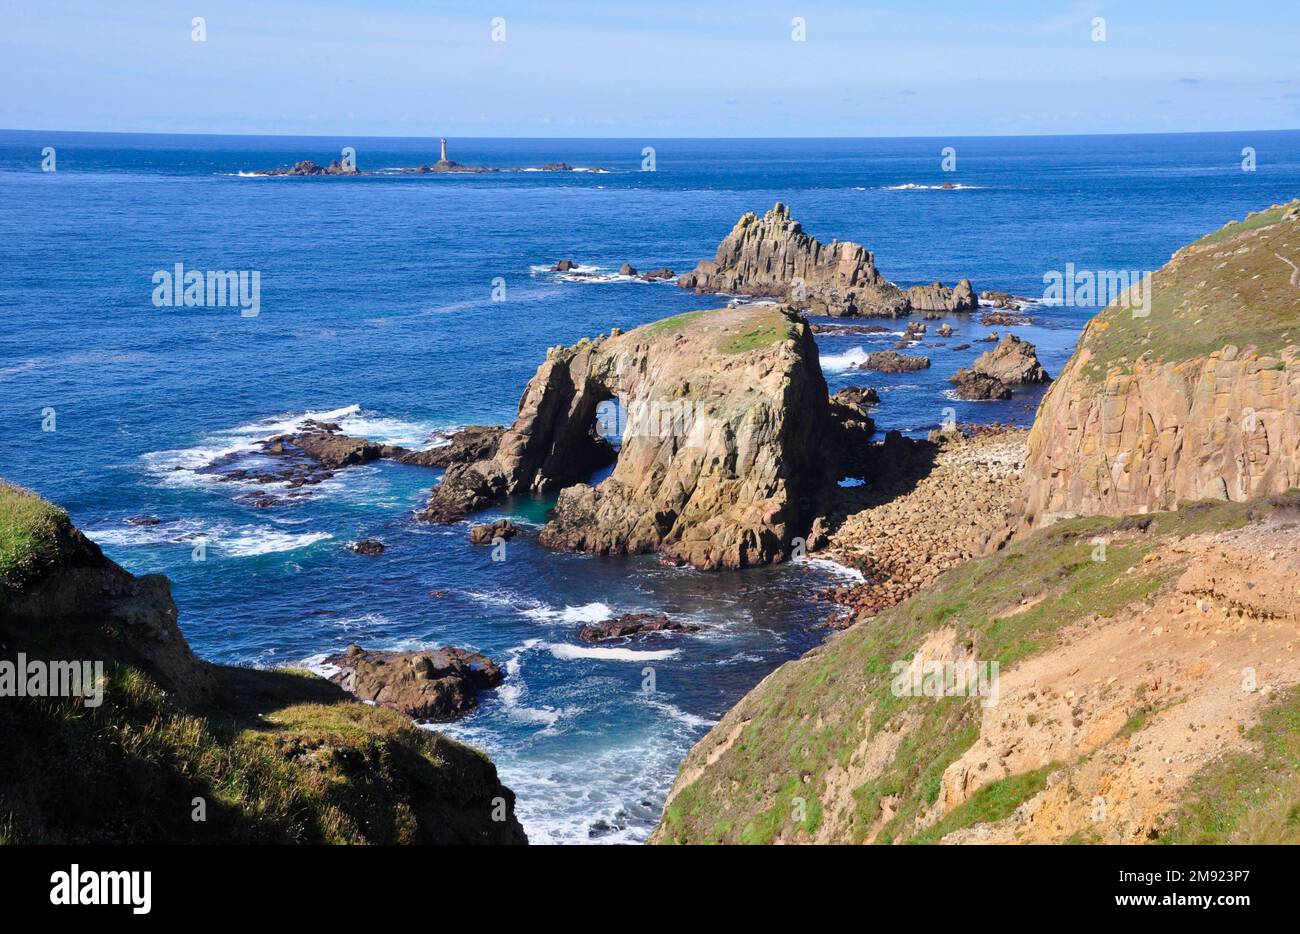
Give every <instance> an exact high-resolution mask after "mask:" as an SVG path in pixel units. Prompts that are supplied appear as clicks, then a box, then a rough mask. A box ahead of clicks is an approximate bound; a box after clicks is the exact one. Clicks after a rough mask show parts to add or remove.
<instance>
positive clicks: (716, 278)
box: [677, 202, 979, 318]
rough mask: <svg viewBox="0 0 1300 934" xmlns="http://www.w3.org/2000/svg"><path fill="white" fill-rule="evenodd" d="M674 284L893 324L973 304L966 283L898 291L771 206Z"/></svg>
mask: <svg viewBox="0 0 1300 934" xmlns="http://www.w3.org/2000/svg"><path fill="white" fill-rule="evenodd" d="M677 284H678V285H679V286H680V287H682V288H684V289H693V290H694V291H696V292H697V293H705V292H722V293H726V294H737V295H748V296H753V297H757V298H774V299H777V300H779V301H782V302H788V303H790V304H792V305H794V306H795V307H798V308H803V309H807V310H808V312H809V313H810V314H813V315H830V316H833V317H854V316H872V315H877V316H881V317H887V318H901V317H905V316H906V315H909V314H912V313H913V312H917V313H922V312H935V313H937V312H946V313H951V312H969V311H974V310H975V309H976V308H977V307H978V305H979V302H978V300H977V299H976V297H975V291H974V289H973V288H972V286H971V284H970V281H969V280H967V279H962V280H961V281H959V282H958V283H957V284H956V285H955V286H953V287H951V288H950V287H947V286H944V285H942V284H941V283H938V282H936V283H934V284H933V285H927V286H915V287H913V288H911V289H908V290H906V291H904V290H902V289H900V288H898V287H897V286H896V285H894V284H893V283H892V282H890V281H889V280H888V279H886V278H885V277H884V275H882V274H881V272H880V271H879V270H878V269H877V268H876V258H875V254H873V253H872V252H871V251H870V250H867V249H865V248H864V247H862V246H859V245H858V244H856V243H850V242H848V241H844V242H840V241H833V242H831V243H830V244H823V243H821V242H819V241H818V240H815V239H814V238H812V237H810V236H809V235H808V234H807V233H805V232H804V230H803V226H802V225H801V224H800V223H799V222H798V221H796V220H794V219H793V218H792V217H791V216H790V209H789V208H788V207H786V206H785V205H784V204H782V203H780V202H777V204H776V206H775V207H773V208H772V210H770V211H768V212H767V213H766V214H764V215H763V216H762V217H761V218H760V217H758V215H756V214H753V213H749V214H746V215H745V216H744V217H742V218H741V219H740V220H739V221H737V222H736V226H735V227H733V228H732V230H731V233H729V234H727V236H726V237H725V238H724V239H723V240H722V243H721V244H720V245H719V246H718V250H717V254H716V255H715V256H714V258H713V259H712V260H704V261H702V262H700V263H699V265H697V266H696V267H695V269H694V270H693V271H691V272H689V273H686V274H684V275H682V276H680V277H679V278H678V280H677Z"/></svg>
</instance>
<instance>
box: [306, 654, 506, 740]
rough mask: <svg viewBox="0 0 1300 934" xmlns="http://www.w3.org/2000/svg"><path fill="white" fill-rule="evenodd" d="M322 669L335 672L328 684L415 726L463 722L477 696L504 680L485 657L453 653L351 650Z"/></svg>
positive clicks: (503, 674)
mask: <svg viewBox="0 0 1300 934" xmlns="http://www.w3.org/2000/svg"><path fill="white" fill-rule="evenodd" d="M325 664H327V665H332V666H335V667H337V668H338V669H339V670H338V671H337V672H336V673H335V674H333V675H331V676H330V680H331V681H333V682H334V683H335V684H337V685H339V686H340V687H342V688H343V690H345V691H348V692H349V693H351V694H355V695H356V696H357V697H358V698H359V699H360V700H365V701H371V702H372V703H375V704H379V705H380V706H381V707H389V708H391V709H393V710H396V711H398V712H399V713H403V714H405V715H406V716H408V717H412V718H414V719H416V720H437V721H442V722H445V721H448V720H454V719H456V718H457V717H460V716H463V715H464V714H466V713H468V712H469V711H471V710H473V709H474V708H475V707H477V706H478V692H479V691H481V690H487V689H490V688H494V687H496V686H497V685H498V684H500V683H501V682H502V681H503V680H504V679H505V672H503V671H502V670H501V668H500V667H498V666H497V664H496V663H495V662H493V661H492V660H491V659H490V658H488V657H487V656H485V655H481V654H479V653H478V652H470V651H467V650H465V649H459V648H452V647H446V648H441V649H427V650H421V651H417V652H373V651H367V650H365V649H363V648H361V646H359V645H350V646H348V648H347V651H345V652H343V653H342V654H339V655H333V656H330V657H328V658H326V659H325Z"/></svg>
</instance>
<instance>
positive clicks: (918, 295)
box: [907, 279, 979, 314]
mask: <svg viewBox="0 0 1300 934" xmlns="http://www.w3.org/2000/svg"><path fill="white" fill-rule="evenodd" d="M907 300H908V301H909V302H910V303H911V306H912V310H913V311H928V312H947V313H950V314H955V313H962V312H970V311H974V310H975V309H977V308H978V307H979V300H978V299H977V298H976V297H975V289H974V288H973V287H972V286H971V284H970V280H969V279H962V280H960V281H959V282H958V283H957V284H956V285H955V286H953V287H952V288H948V287H947V286H945V285H944V284H943V283H942V282H935V283H934V284H932V285H914V286H912V288H910V289H908V290H907Z"/></svg>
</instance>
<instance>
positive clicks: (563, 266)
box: [551, 259, 577, 272]
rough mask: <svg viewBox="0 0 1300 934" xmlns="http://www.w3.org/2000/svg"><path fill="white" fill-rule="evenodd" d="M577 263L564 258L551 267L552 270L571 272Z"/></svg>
mask: <svg viewBox="0 0 1300 934" xmlns="http://www.w3.org/2000/svg"><path fill="white" fill-rule="evenodd" d="M575 265H577V264H576V263H574V261H573V260H571V259H562V260H560V261H559V262H557V263H556V264H555V265H554V266H552V267H551V272H569V271H570V270H571V269H573V267H574V266H575Z"/></svg>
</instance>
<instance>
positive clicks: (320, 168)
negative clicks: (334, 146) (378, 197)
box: [253, 159, 363, 175]
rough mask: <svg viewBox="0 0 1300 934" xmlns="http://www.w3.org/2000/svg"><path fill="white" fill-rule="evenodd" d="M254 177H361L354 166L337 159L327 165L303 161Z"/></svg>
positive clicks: (262, 172) (261, 172) (358, 170)
mask: <svg viewBox="0 0 1300 934" xmlns="http://www.w3.org/2000/svg"><path fill="white" fill-rule="evenodd" d="M253 174H254V175H361V174H363V173H362V172H361V170H360V169H358V168H357V167H356V166H355V165H353V166H345V165H344V164H343V163H342V162H340V161H339V160H338V159H335V160H334V161H333V162H331V163H330V164H329V165H319V164H317V163H315V162H312V161H311V160H310V159H303V160H302V161H301V162H295V163H294V164H293V167H292V168H288V169H262V170H260V171H257V172H254V173H253Z"/></svg>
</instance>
